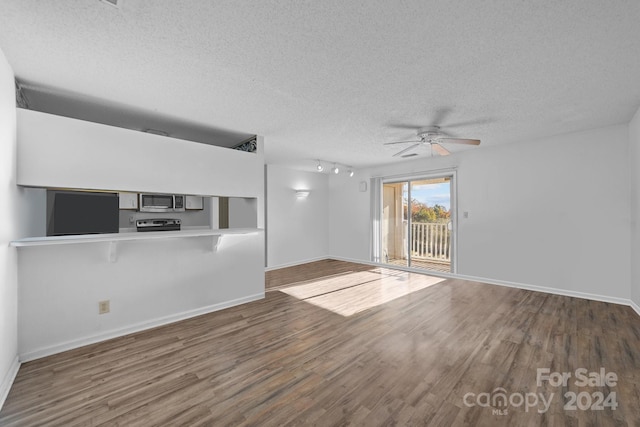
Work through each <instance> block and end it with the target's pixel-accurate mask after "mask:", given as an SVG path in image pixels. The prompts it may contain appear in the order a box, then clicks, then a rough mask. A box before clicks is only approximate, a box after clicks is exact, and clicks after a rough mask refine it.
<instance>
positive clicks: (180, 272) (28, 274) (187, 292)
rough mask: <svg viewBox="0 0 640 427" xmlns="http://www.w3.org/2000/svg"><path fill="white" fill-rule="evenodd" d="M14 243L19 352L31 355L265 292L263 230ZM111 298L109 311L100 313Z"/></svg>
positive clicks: (257, 295) (182, 315) (194, 312)
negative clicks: (112, 255)
mask: <svg viewBox="0 0 640 427" xmlns="http://www.w3.org/2000/svg"><path fill="white" fill-rule="evenodd" d="M212 247H213V245H212V237H211V236H203V237H184V238H171V239H154V240H135V241H120V242H118V244H117V249H116V261H115V262H114V263H112V262H110V260H109V242H97V243H79V244H69V245H57V246H37V247H21V248H19V251H20V253H19V263H18V265H19V276H20V288H19V301H20V305H19V311H18V313H19V353H20V359H21V360H22V361H26V360H31V359H34V358H38V357H42V356H45V355H48V354H53V353H57V352H60V351H63V350H67V349H70V348H75V347H79V346H82V345H85V344H88V343H91V342H97V341H101V340H104V339H107V338H111V337H114V336H119V335H124V334H126V333H129V332H133V331H137V330H142V329H146V328H149V327H152V326H156V325H160V324H164V323H168V322H172V321H177V320H180V319H183V318H187V317H192V316H194V315H198V314H203V313H207V312H210V311H214V310H219V309H222V308H225V307H229V306H232V305H237V304H241V303H244V302H248V301H252V300H255V299H259V298H262V297H263V296H264V233H263V231H262V230H256V231H253V232H252V233H249V234H228V235H224V236H222V238H221V240H220V242H219V244H218V248H217V250H216V251H215V252H212ZM103 300H109V301H110V305H111V312H110V313H108V314H102V315H100V314H98V302H99V301H103Z"/></svg>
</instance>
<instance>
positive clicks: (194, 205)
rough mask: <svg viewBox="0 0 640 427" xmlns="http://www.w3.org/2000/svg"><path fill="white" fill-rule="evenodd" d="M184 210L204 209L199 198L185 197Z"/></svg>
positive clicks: (201, 199)
mask: <svg viewBox="0 0 640 427" xmlns="http://www.w3.org/2000/svg"><path fill="white" fill-rule="evenodd" d="M185 208H186V209H189V210H202V209H204V202H203V198H202V197H201V196H187V199H186V203H185Z"/></svg>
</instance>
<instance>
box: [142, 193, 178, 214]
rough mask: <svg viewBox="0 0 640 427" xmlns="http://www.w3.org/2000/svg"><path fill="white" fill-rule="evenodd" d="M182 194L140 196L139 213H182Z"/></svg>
mask: <svg viewBox="0 0 640 427" xmlns="http://www.w3.org/2000/svg"><path fill="white" fill-rule="evenodd" d="M184 202H185V196H184V195H182V194H150V193H149V194H140V204H139V206H140V212H184V206H185V203H184Z"/></svg>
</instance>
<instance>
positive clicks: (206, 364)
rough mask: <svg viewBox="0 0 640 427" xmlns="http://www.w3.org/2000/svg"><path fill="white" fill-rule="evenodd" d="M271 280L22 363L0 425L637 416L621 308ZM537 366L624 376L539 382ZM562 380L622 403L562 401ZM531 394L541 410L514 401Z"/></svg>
mask: <svg viewBox="0 0 640 427" xmlns="http://www.w3.org/2000/svg"><path fill="white" fill-rule="evenodd" d="M267 285H268V292H267V294H266V298H265V299H264V300H261V301H257V302H253V303H250V304H246V305H243V306H239V307H234V308H230V309H227V310H223V311H219V312H216V313H212V314H208V315H204V316H199V317H196V318H193V319H190V320H186V321H182V322H178V323H174V324H171V325H168V326H164V327H160V328H156V329H153V330H150V331H145V332H141V333H137V334H132V335H128V336H126V337H122V338H118V339H114V340H110V341H106V342H103V343H100V344H96V345H91V346H87V347H84V348H81V349H76V350H72V351H69V352H66V353H61V354H58V355H54V356H50V357H47V358H43V359H39V360H36V361H32V362H29V363H25V364H23V365H22V367H21V368H20V371H19V373H18V376H17V378H16V381H15V383H14V385H13V388H12V389H11V391H10V393H9V396H8V398H7V401H6V403H5V405H4V407H3V409H2V411H1V412H0V425H1V426H14V425H20V426H37V425H46V426H58V425H59V426H75V425H92V426H99V425H123V426H173V425H187V426H197V425H208V426H226V425H229V426H236V425H255V426H277V425H320V426H334V425H365V426H387V425H416V426H421V425H429V426H463V425H470V426H472V425H478V426H547V425H549V426H552V425H553V426H620V425H625V426H626V425H628V426H638V425H640V405H639V402H640V317H639V316H638V315H637V314H636V313H635V312H633V311H632V310H631V309H630V308H628V307H625V306H620V305H614V304H607V303H601V302H593V301H588V300H583V299H577V298H570V297H563V296H556V295H550V294H544V293H537V292H531V291H525V290H519V289H513V288H507V287H499V286H493V285H486V284H478V283H472V282H465V281H460V280H453V279H446V280H444V279H437V278H433V277H429V276H426V275H422V274H414V273H406V272H398V271H395V270H391V269H382V268H376V267H369V266H363V265H357V264H349V263H344V262H338V261H321V262H317V263H311V264H308V265H305V266H302V267H292V268H288V269H283V270H278V271H273V272H269V273H267ZM229 286H233V283H229ZM359 304H361V306H359ZM354 305H355V306H356V308H351V310H349V311H348V312H349V313H352V314H345V306H354ZM538 368H549V370H550V372H572V373H575V370H576V369H578V368H585V369H587V370H588V371H589V372H592V371H594V372H595V371H599V370H600V369H601V368H604V369H605V370H606V371H607V372H614V373H615V374H616V375H617V377H618V380H617V382H616V385H615V386H614V385H611V384H610V385H608V386H604V387H597V386H593V387H578V386H576V385H575V383H574V382H575V378H574V377H572V378H571V379H570V380H569V383H568V385H567V386H566V387H561V386H560V387H553V386H551V385H550V384H549V382H548V381H545V382H544V383H543V384H542V386H541V387H538V386H537V384H536V373H537V369H538ZM572 375H573V374H572ZM500 388H502V389H504V393H505V395H506V396H507V397H509V398H511V400H512V402H513V405H511V406H506V407H503V406H501V404H500V402H501V401H496V400H495V399H494V397H495V396H496V395H497V394H499V393H500V392H501V389H500ZM496 389H498V390H497V391H496ZM567 392H586V394H584V395H583V397H582V403H581V404H582V405H583V406H584V404H585V402H586V401H587V398H588V399H589V400H591V399H592V397H593V396H592V395H594V393H598V392H600V393H603V395H604V396H607V395H609V394H610V393H612V392H615V393H616V394H617V396H616V401H617V403H618V406H617V409H616V410H611V409H610V408H606V409H604V410H591V409H590V408H589V409H585V410H581V409H579V408H578V409H576V410H565V409H564V408H563V406H564V397H563V395H564V393H567ZM483 393H490V394H491V398H492V400H494V402H493V403H494V406H493V407H484V406H478V402H480V403H483V402H484V401H485V400H483V399H484V398H487V396H489V395H484V394H483ZM529 393H538V395H542V396H543V397H544V398H545V399H546V400H549V401H550V405H549V409H548V410H547V411H546V412H543V413H539V412H538V411H539V410H542V409H543V405H542V404H540V405H539V406H535V407H530V408H528V410H526V409H525V406H524V405H523V406H516V405H515V404H516V403H518V402H519V400H518V398H517V395H519V396H521V397H523V398H524V397H525V396H527V398H531V396H530V395H529ZM482 396H484V397H482ZM513 396H516V397H515V398H514V397H513ZM465 397H466V399H465ZM596 400H597V396H596ZM609 402H611V400H609ZM471 405H475V406H471ZM499 410H502V412H501V413H502V415H501V413H500V412H498V411H499ZM505 411H506V414H505Z"/></svg>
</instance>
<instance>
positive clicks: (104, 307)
mask: <svg viewBox="0 0 640 427" xmlns="http://www.w3.org/2000/svg"><path fill="white" fill-rule="evenodd" d="M109 311H110V307H109V300H106V301H100V302H98V314H106V313H108V312H109Z"/></svg>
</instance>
